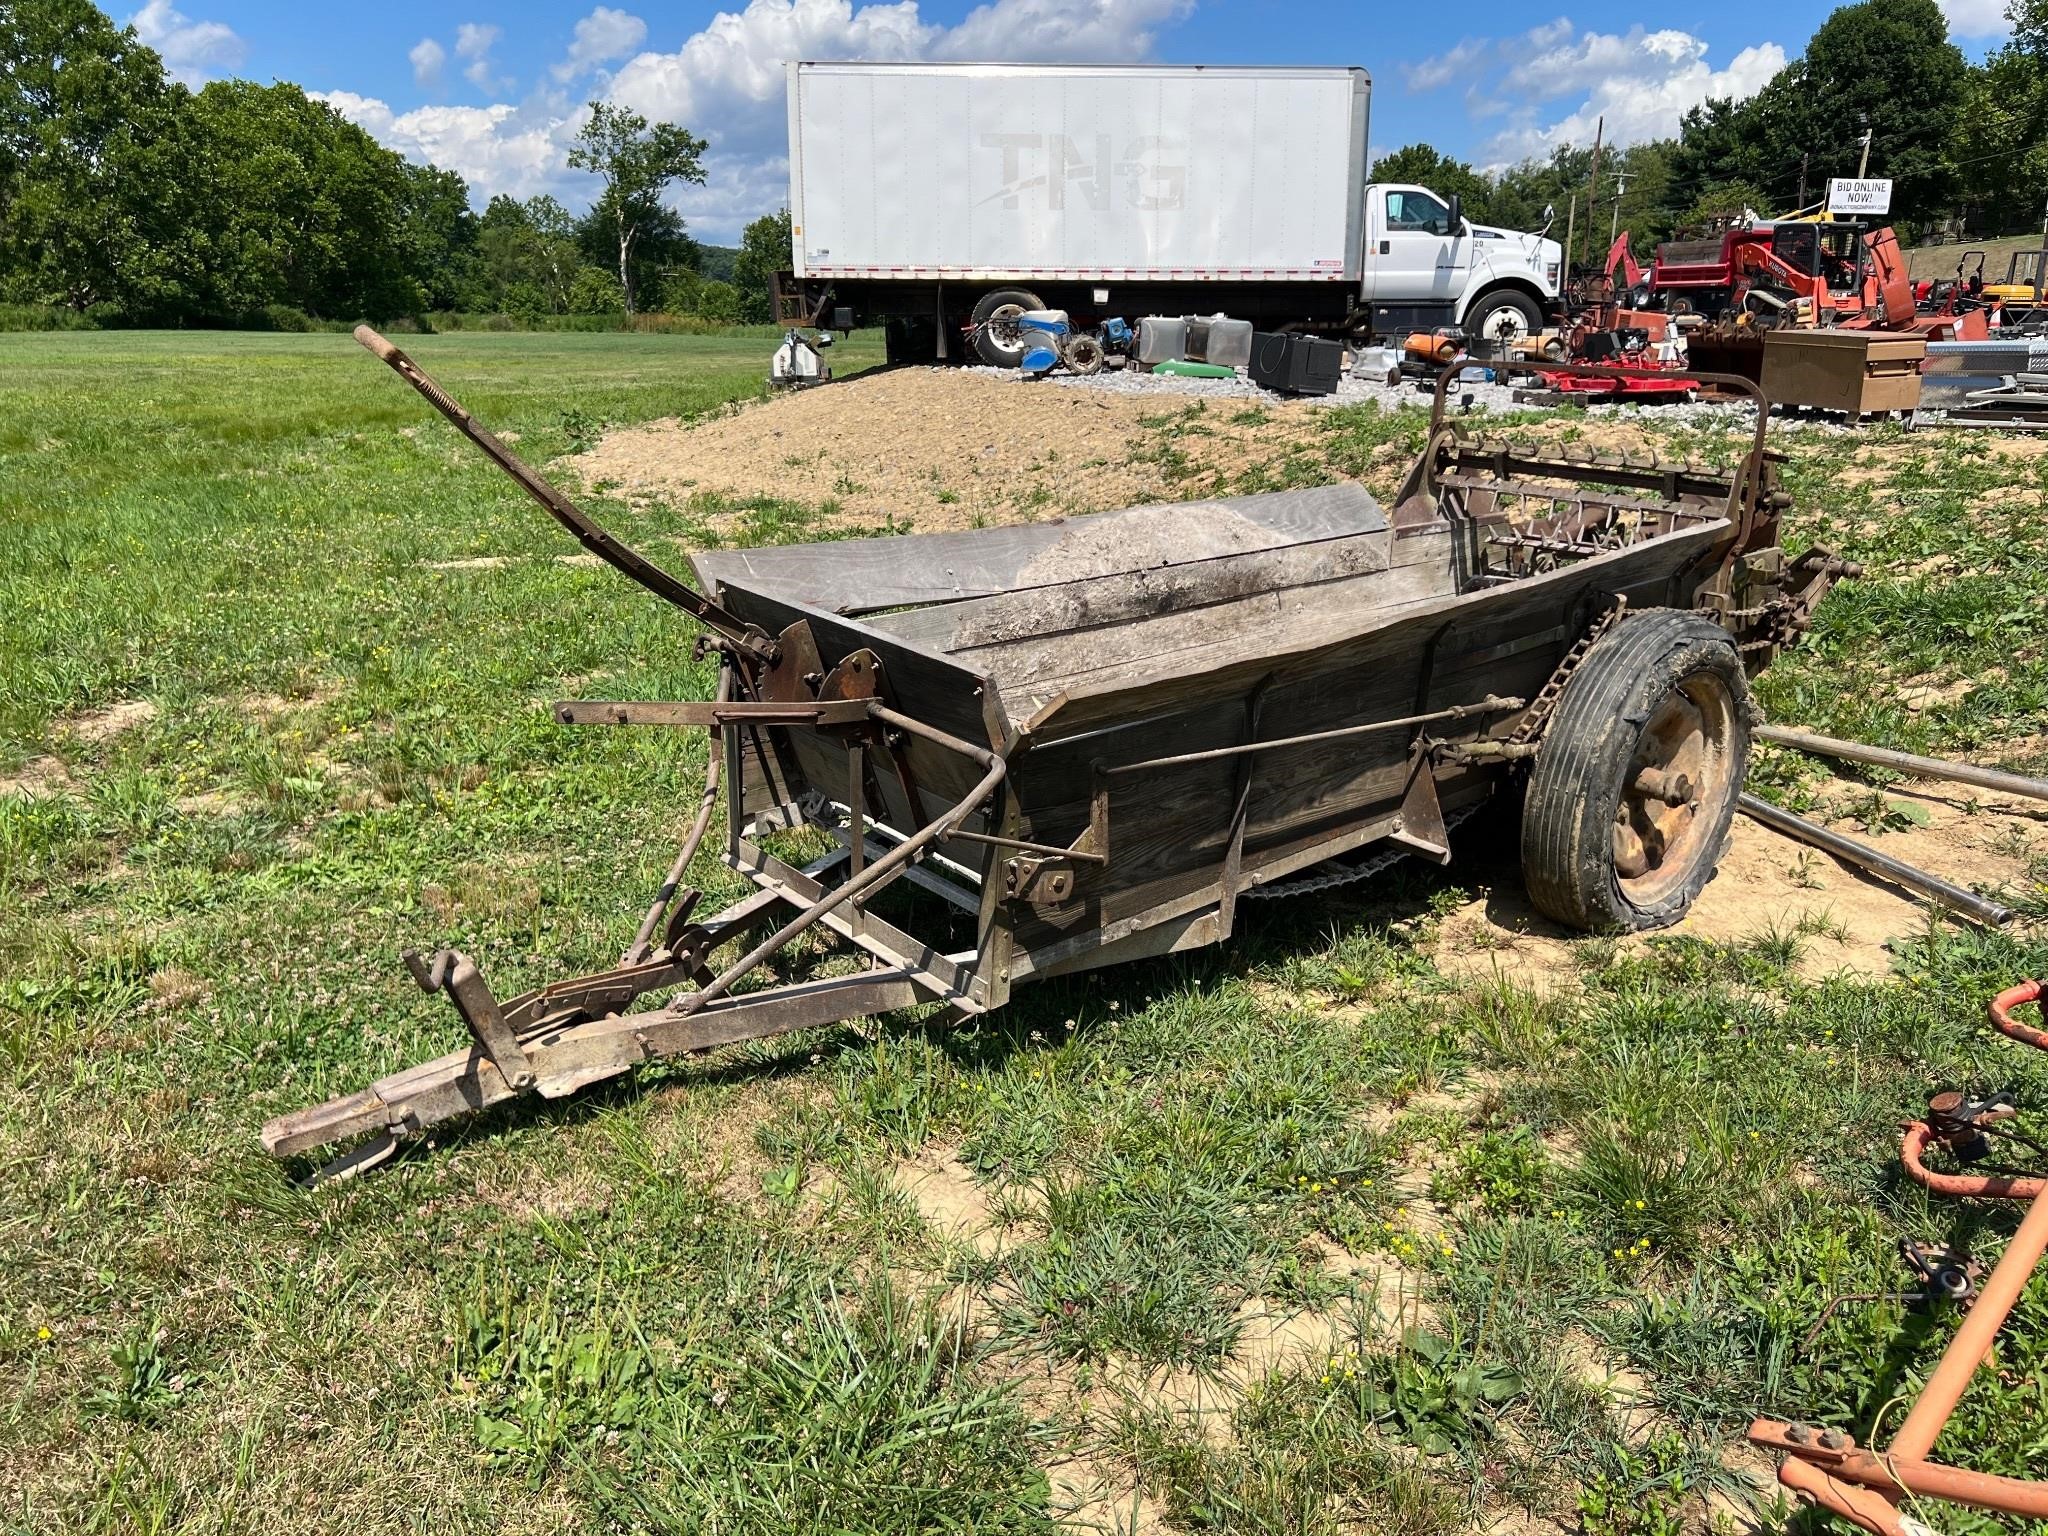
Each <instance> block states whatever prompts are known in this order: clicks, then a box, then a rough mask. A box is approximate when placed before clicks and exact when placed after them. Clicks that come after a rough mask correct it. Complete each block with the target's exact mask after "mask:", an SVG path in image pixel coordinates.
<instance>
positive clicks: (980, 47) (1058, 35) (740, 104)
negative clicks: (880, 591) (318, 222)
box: [325, 0, 1193, 241]
mask: <svg viewBox="0 0 2048 1536" xmlns="http://www.w3.org/2000/svg"><path fill="white" fill-rule="evenodd" d="M1192 4H1193V0H989V3H986V4H983V5H981V6H979V7H977V8H976V9H975V10H973V11H972V12H970V13H969V14H968V15H967V16H966V17H965V18H963V19H962V20H961V22H960V23H959V25H957V26H952V27H948V26H945V25H942V24H940V23H937V22H931V21H927V20H926V19H925V17H924V15H923V14H922V12H921V11H920V10H919V7H918V0H888V3H879V4H869V5H860V6H856V5H855V4H854V3H853V0H748V3H747V5H746V6H745V8H744V9H742V10H738V11H722V12H720V13H719V14H718V15H716V16H714V17H713V18H712V19H711V21H710V22H709V23H708V24H707V25H705V26H704V27H703V29H702V30H700V31H698V32H695V33H692V34H690V35H689V36H687V37H685V38H683V39H682V41H681V42H680V43H679V44H677V45H676V46H675V47H673V48H669V49H662V48H659V47H656V48H651V49H644V50H643V51H641V52H639V53H637V54H634V55H633V56H632V57H631V58H626V59H625V60H624V62H623V63H621V64H619V66H618V68H617V70H616V72H615V73H614V74H612V75H611V77H610V79H609V82H608V84H607V85H606V86H605V88H604V89H605V92H606V94H607V96H608V98H609V99H611V100H613V101H617V102H620V103H622V104H623V105H626V106H630V107H632V108H633V109H634V110H636V111H639V112H643V113H645V114H646V115H647V116H648V117H649V118H652V119H655V120H657V121H665V122H674V123H681V124H683V125H684V126H685V127H687V128H689V129H691V130H692V131H693V132H696V133H699V134H702V135H703V136H704V137H705V138H706V139H708V140H709V141H710V145H711V148H710V152H709V153H708V154H707V155H706V156H705V160H704V165H705V171H706V173H707V177H708V179H707V182H706V184H705V185H703V186H701V187H688V186H686V187H679V188H677V189H675V191H674V193H673V194H672V196H671V201H672V202H673V203H674V204H675V206H676V208H677V209H678V211H680V212H681V213H682V214H683V216H684V217H685V218H686V219H688V220H689V222H690V227H691V228H692V230H693V231H695V232H696V233H697V234H698V235H700V236H702V237H703V238H705V239H707V240H716V241H732V240H736V239H737V238H738V235H739V231H740V229H741V228H742V227H743V226H744V225H745V224H746V223H747V222H748V221H749V220H750V219H754V218H757V217H759V216H760V215H761V214H764V213H772V212H773V211H774V210H775V209H776V208H778V207H780V206H781V205H782V203H783V201H784V200H785V199H786V198H787V196H788V192H789V164H788V159H787V155H788V145H787V143H786V142H785V140H786V135H787V124H788V116H787V111H786V108H785V105H784V100H783V91H784V84H783V67H782V66H783V64H784V62H785V61H787V60H790V59H881V60H902V59H988V60H1001V59H1036V60H1047V59H1051V60H1089V59H1107V60H1126V59H1138V58H1143V57H1144V56H1145V55H1146V54H1147V53H1148V52H1149V51H1150V49H1151V47H1152V45H1153V43H1154V41H1155V40H1156V38H1157V36H1158V33H1159V31H1160V30H1161V29H1162V28H1164V27H1166V26H1168V25H1170V24H1171V23H1172V22H1174V21H1176V20H1178V19H1179V18H1180V17H1182V16H1184V15H1186V14H1187V12H1188V11H1189V9H1190V8H1191V6H1192ZM635 29H638V31H639V33H640V35H639V36H637V37H635V38H634V39H633V40H631V41H622V40H623V39H625V38H626V37H627V34H628V33H629V32H632V31H634V30H635ZM486 33H488V34H489V35H488V36H486V35H485V34H486ZM644 41H645V27H644V24H643V23H641V22H640V20H639V18H638V17H636V16H632V15H630V14H628V13H626V12H624V11H621V10H616V9H613V8H611V7H608V6H599V7H598V8H597V9H596V10H594V11H593V12H592V13H591V14H590V15H589V16H587V17H585V18H584V20H583V21H581V22H579V23H578V24H577V27H576V33H575V40H574V41H573V42H572V43H571V45H570V47H569V50H568V53H567V55H566V56H565V57H564V58H563V60H562V61H561V63H560V64H559V65H558V66H557V67H556V68H555V69H554V71H553V74H554V77H555V79H556V80H557V81H558V82H561V83H562V85H563V86H566V85H567V83H568V82H569V81H571V80H573V79H575V78H576V77H577V76H578V75H579V74H580V73H587V72H589V71H591V70H595V69H599V68H601V67H602V66H603V65H605V64H607V63H609V62H610V61H611V60H613V59H619V58H622V57H623V56H624V55H625V54H626V53H627V52H628V51H629V50H630V49H632V48H634V47H636V46H639V45H640V44H641V43H642V42H644ZM496 42H497V29H496V28H493V27H485V26H478V25H476V24H471V25H470V26H465V27H464V28H463V29H462V30H461V32H460V33H459V34H458V36H457V39H456V47H455V51H456V53H457V54H458V55H459V56H461V57H462V58H464V59H466V60H469V61H470V65H471V67H472V68H474V66H475V65H477V64H479V63H483V62H485V61H487V60H488V58H489V55H490V51H491V48H492V47H493V46H494V45H495V43H496ZM483 72H484V73H485V75H486V76H487V75H488V72H489V71H488V66H487V65H486V68H485V70H484V71H483ZM465 73H470V70H467V69H466V70H465ZM472 78H474V76H472ZM325 99H326V100H328V101H329V102H331V103H332V104H333V105H334V106H335V107H336V108H337V109H338V110H339V111H341V112H342V113H343V114H344V115H345V116H347V117H349V118H350V119H352V120H353V121H355V122H357V123H360V124H361V125H362V126H363V127H364V128H365V129H367V130H368V131H369V132H370V133H372V134H374V135H375V136H376V137H377V138H378V139H380V140H382V141H383V142H384V143H386V144H389V145H390V146H391V147H392V148H394V149H397V150H400V151H402V152H403V153H405V154H408V155H412V156H414V157H416V158H422V159H432V160H433V161H434V163H435V164H437V165H440V166H444V167H446V168H447V169H449V170H454V171H460V172H461V173H462V174H463V176H464V177H466V178H467V179H468V181H469V184H470V188H471V191H472V193H473V194H474V195H475V196H476V198H477V199H478V200H479V201H481V200H482V199H484V198H487V197H489V196H491V195H492V194H494V193H497V192H509V193H512V194H513V195H514V196H518V197H527V196H531V195H533V194H534V193H536V192H552V193H554V194H555V195H556V196H559V197H561V198H562V199H563V200H564V201H565V202H568V203H570V204H572V205H575V204H579V203H582V202H585V201H587V200H588V198H589V195H590V190H591V187H592V183H591V181H590V179H589V178H588V177H584V176H580V175H576V174H573V173H571V172H569V171H568V170H567V169H566V168H565V166H564V161H565V159H566V156H567V152H568V147H569V144H570V142H571V140H573V138H574V137H575V134H576V131H577V128H578V127H579V126H580V123H581V114H580V112H575V111H572V110H571V109H570V107H569V106H568V100H569V97H568V94H567V92H566V90H559V91H551V92H548V93H537V94H536V95H535V96H534V97H533V98H532V99H531V100H529V101H528V102H526V103H525V104H523V105H519V106H514V105H510V104H506V103H501V104H498V105H495V106H488V107H421V108H417V109H414V110H412V111H408V112H398V111H394V110H393V109H392V108H391V107H390V106H389V105H388V104H387V103H385V102H383V101H379V100H376V99H374V98H367V97H362V96H357V95H354V94H352V93H350V92H346V91H337V92H334V93H331V94H330V95H328V96H327V97H326V98H325Z"/></svg>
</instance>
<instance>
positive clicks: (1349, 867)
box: [1238, 800, 1486, 901]
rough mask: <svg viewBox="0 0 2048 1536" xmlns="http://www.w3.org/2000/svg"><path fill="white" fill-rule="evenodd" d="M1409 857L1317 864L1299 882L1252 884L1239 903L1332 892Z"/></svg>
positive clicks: (1465, 812) (1455, 814)
mask: <svg viewBox="0 0 2048 1536" xmlns="http://www.w3.org/2000/svg"><path fill="white" fill-rule="evenodd" d="M1485 804H1486V802H1485V801H1484V800H1480V801H1476V802H1475V803H1473V804H1471V805H1461V806H1459V807H1458V809H1456V810H1455V811H1452V812H1451V813H1450V814H1449V815H1448V816H1446V817H1445V818H1444V832H1445V834H1446V835H1449V834H1450V833H1451V832H1452V831H1453V830H1455V829H1456V828H1457V827H1459V826H1462V825H1463V824H1464V823H1465V822H1466V821H1468V820H1470V819H1471V817H1472V816H1473V815H1474V814H1475V813H1476V812H1477V811H1478V810H1479V809H1480V807H1482V806H1484V805H1485ZM1410 856H1411V850H1409V849H1406V848H1394V849H1390V850H1388V851H1387V852H1385V853H1376V854H1374V855H1373V856H1372V857H1371V858H1369V859H1362V860H1360V861H1359V862H1358V863H1356V864H1347V863H1344V862H1343V861H1341V860H1338V859H1331V860H1330V861H1329V862H1328V863H1325V864H1318V865H1316V866H1315V869H1314V870H1313V871H1312V872H1311V873H1309V874H1306V875H1304V876H1302V877H1301V879H1299V880H1287V881H1283V882H1281V883H1279V884H1277V885H1252V886H1247V887H1245V889H1244V890H1242V891H1240V892H1238V897H1239V899H1240V900H1244V901H1254V900H1259V901H1263V900H1267V899H1270V898H1275V897H1280V896H1300V895H1304V894H1306V893H1307V892H1309V891H1328V890H1334V889H1335V888H1336V887H1338V886H1340V885H1355V884H1357V883H1358V882H1359V881H1361V880H1370V879H1371V878H1372V877H1373V876H1374V875H1383V874H1385V873H1386V872H1387V871H1388V870H1390V869H1392V868H1393V867H1394V866H1395V865H1396V864H1398V863H1400V862H1401V861H1402V860H1403V859H1405V858H1408V857H1410Z"/></svg>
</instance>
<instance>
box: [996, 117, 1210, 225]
mask: <svg viewBox="0 0 2048 1536" xmlns="http://www.w3.org/2000/svg"><path fill="white" fill-rule="evenodd" d="M981 147H982V148H983V149H993V150H998V151H1000V152H1001V154H1002V157H1003V184H1002V186H1001V187H999V188H998V189H997V190H995V191H994V192H991V193H989V195H988V196H987V197H984V198H983V199H982V202H984V203H992V202H995V201H996V200H997V199H998V198H1000V199H1001V200H1002V204H1003V206H1004V207H1005V208H1016V207H1020V206H1022V204H1023V202H1024V195H1025V194H1026V193H1027V192H1043V193H1044V206H1045V207H1047V208H1064V207H1066V206H1067V198H1068V197H1069V196H1072V197H1073V198H1074V199H1075V201H1076V206H1077V207H1078V206H1086V207H1089V208H1096V209H1106V208H1108V207H1109V205H1110V200H1111V198H1112V197H1113V196H1116V195H1117V193H1118V190H1119V189H1120V190H1121V197H1120V198H1119V200H1120V201H1121V202H1122V203H1123V205H1124V206H1125V207H1127V208H1142V209H1146V210H1152V209H1168V210H1170V209H1175V208H1181V207H1185V206H1186V203H1187V195H1188V168H1187V164H1186V161H1187V144H1186V142H1185V141H1183V140H1180V139H1166V138H1159V137H1156V136H1153V135H1149V134H1147V135H1141V136H1139V137H1137V138H1134V139H1132V140H1131V141H1130V142H1129V143H1128V144H1127V145H1126V146H1125V149H1124V152H1123V154H1122V155H1121V156H1116V155H1113V154H1112V153H1111V152H1110V137H1109V135H1108V134H1106V133H1099V134H1096V135H1095V136H1094V139H1093V140H1092V147H1093V149H1094V151H1095V153H1094V156H1093V157H1092V158H1091V157H1090V156H1089V155H1088V154H1087V153H1085V152H1084V151H1083V149H1082V147H1081V144H1080V143H1077V142H1076V141H1075V140H1074V139H1073V138H1071V137H1070V136H1068V135H1067V134H1064V133H984V134H983V135H982V136H981ZM1176 161H1177V162H1179V163H1175V162H1176ZM1032 201H1034V202H1036V201H1037V199H1036V198H1033V199H1032Z"/></svg>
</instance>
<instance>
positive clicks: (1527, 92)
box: [1407, 0, 1969, 169]
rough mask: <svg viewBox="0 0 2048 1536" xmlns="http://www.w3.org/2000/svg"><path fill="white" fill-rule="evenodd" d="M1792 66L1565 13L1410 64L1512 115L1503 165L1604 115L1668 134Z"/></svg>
mask: <svg viewBox="0 0 2048 1536" xmlns="http://www.w3.org/2000/svg"><path fill="white" fill-rule="evenodd" d="M1964 3H1969V0H1964ZM1784 67H1785V50H1784V49H1783V48H1781V47H1779V46H1778V45H1777V44H1776V43H1759V44H1756V45H1755V46H1754V47H1749V48H1745V49H1743V50H1742V52H1740V53H1738V54H1736V55H1735V57H1734V58H1733V59H1731V60H1730V61H1729V62H1728V64H1727V66H1726V67H1725V68H1722V69H1716V68H1714V66H1713V64H1712V62H1711V61H1710V60H1709V59H1708V57H1707V44H1706V42H1705V41H1704V40H1703V39H1701V38H1698V37H1695V36H1694V35H1693V34H1692V33H1690V32H1682V31H1679V30H1678V29H1676V28H1673V27H1664V28H1659V29H1657V30H1655V31H1651V30H1649V29H1648V28H1645V27H1641V26H1636V27H1631V28H1630V29H1629V30H1628V31H1627V32H1591V31H1586V32H1582V31H1580V30H1579V29H1578V28H1577V27H1575V26H1573V25H1572V24H1571V23H1570V22H1569V21H1565V20H1562V19H1560V20H1557V21H1552V22H1546V23H1545V24H1544V25H1542V26H1539V27H1536V28H1533V29H1531V30H1530V31H1528V32H1524V33H1522V34H1520V35H1518V36H1516V37H1511V38H1490V39H1480V40H1476V41H1474V40H1470V39H1468V40H1467V41H1465V42H1461V43H1459V44H1458V46H1457V47H1455V48H1453V49H1451V50H1450V52H1448V53H1445V54H1441V55H1438V56H1437V57H1436V58H1432V59H1425V60H1424V61H1423V62H1422V63H1420V64H1417V65H1414V66H1411V67H1410V68H1409V69H1408V71H1407V78H1408V83H1409V87H1410V89H1413V90H1433V89H1437V88H1439V87H1442V86H1445V85H1449V84H1452V83H1453V82H1454V81H1462V82H1463V84H1464V85H1465V88H1466V106H1467V110H1468V112H1469V114H1470V115H1471V116H1473V117H1488V116H1504V117H1505V118H1506V119H1507V126H1506V127H1504V128H1502V129H1500V130H1499V131H1498V132H1496V133H1495V134H1494V136H1493V137H1492V138H1491V139H1489V140H1488V141H1487V142H1486V143H1485V144H1484V145H1483V146H1482V147H1481V149H1480V151H1479V154H1478V155H1477V157H1476V158H1477V159H1478V160H1479V161H1480V163H1481V164H1483V165H1485V166H1486V167H1487V168H1489V169H1497V168H1499V167H1501V166H1505V165H1511V164H1513V163H1514V162H1516V161H1518V160H1523V159H1526V158H1528V157H1530V156H1543V155H1547V154H1549V152H1550V151H1551V150H1552V149H1553V148H1555V147H1556V146H1558V145H1560V144H1590V143H1592V141H1593V134H1594V131H1595V129H1596V128H1597V127H1600V126H1601V124H1602V120H1603V119H1604V139H1605V142H1607V143H1609V144H1617V145H1626V144H1640V143H1642V142H1643V141H1644V140H1646V139H1659V138H1669V137H1671V136H1672V135H1674V134H1676V133H1677V132H1678V125H1679V120H1680V119H1681V118H1683V117H1684V116H1685V114H1686V112H1687V111H1688V110H1690V109H1691V108H1693V107H1696V106H1698V105H1699V104H1700V103H1701V102H1703V101H1706V100H1708V99H1710V98H1715V97H1730V98H1733V99H1735V100H1738V101H1740V100H1743V99H1745V98H1747V97H1750V96H1754V95H1755V94H1756V93H1757V92H1758V91H1759V90H1761V89H1763V87H1764V85H1765V84H1766V83H1767V82H1768V81H1769V80H1770V78H1771V76H1773V75H1775V74H1776V73H1777V72H1778V71H1779V70H1781V69H1783V68H1784ZM1574 100H1576V102H1577V105H1575V106H1572V107H1570V108H1569V109H1568V110H1566V109H1565V106H1564V104H1566V103H1569V102H1572V101H1574Z"/></svg>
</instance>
